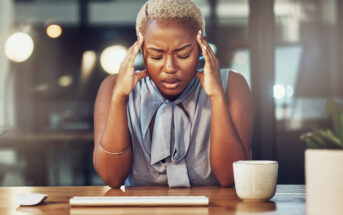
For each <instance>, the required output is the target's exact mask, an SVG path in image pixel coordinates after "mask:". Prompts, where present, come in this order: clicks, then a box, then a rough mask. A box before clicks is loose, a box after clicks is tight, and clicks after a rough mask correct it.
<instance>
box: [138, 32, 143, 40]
mask: <svg viewBox="0 0 343 215" xmlns="http://www.w3.org/2000/svg"><path fill="white" fill-rule="evenodd" d="M138 37H139V38H138V39H139V40H142V37H143V35H142V33H141V32H138Z"/></svg>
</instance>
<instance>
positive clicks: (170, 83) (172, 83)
mask: <svg viewBox="0 0 343 215" xmlns="http://www.w3.org/2000/svg"><path fill="white" fill-rule="evenodd" d="M180 84H181V80H179V79H176V78H166V79H164V80H163V81H162V85H163V86H164V87H165V88H167V89H170V90H173V89H176V88H178V87H179V86H180Z"/></svg>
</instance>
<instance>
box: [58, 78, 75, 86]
mask: <svg viewBox="0 0 343 215" xmlns="http://www.w3.org/2000/svg"><path fill="white" fill-rule="evenodd" d="M72 83H73V77H71V76H70V75H63V76H61V77H60V78H59V79H58V85H60V86H61V87H68V86H70V85H71V84H72Z"/></svg>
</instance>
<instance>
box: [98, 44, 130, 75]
mask: <svg viewBox="0 0 343 215" xmlns="http://www.w3.org/2000/svg"><path fill="white" fill-rule="evenodd" d="M126 53H127V49H126V48H125V47H124V46H121V45H114V46H110V47H107V48H106V49H104V51H103V52H102V53H101V55H100V64H101V66H102V68H103V69H104V70H105V71H106V72H107V73H109V74H115V73H118V72H119V67H120V63H121V62H122V60H123V59H124V58H125V56H126Z"/></svg>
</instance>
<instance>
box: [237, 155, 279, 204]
mask: <svg viewBox="0 0 343 215" xmlns="http://www.w3.org/2000/svg"><path fill="white" fill-rule="evenodd" d="M277 173H278V162H277V161H257V160H249V161H248V160H246V161H237V162H234V163H233V174H234V180H235V189H236V193H237V195H238V197H239V198H240V199H242V200H243V201H249V202H262V201H268V200H269V199H271V198H272V197H273V196H274V194H275V191H276V183H277Z"/></svg>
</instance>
